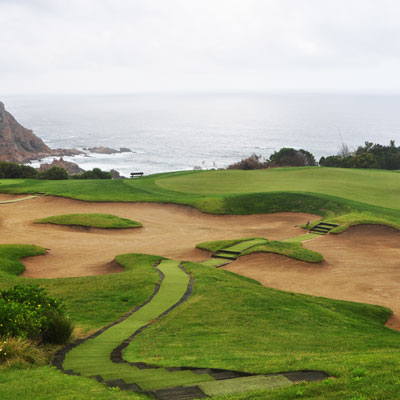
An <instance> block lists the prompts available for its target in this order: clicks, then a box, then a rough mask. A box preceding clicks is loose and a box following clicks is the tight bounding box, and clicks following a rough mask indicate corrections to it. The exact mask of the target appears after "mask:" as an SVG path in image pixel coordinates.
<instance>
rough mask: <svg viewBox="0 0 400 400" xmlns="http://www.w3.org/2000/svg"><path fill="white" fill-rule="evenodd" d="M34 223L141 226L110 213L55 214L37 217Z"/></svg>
mask: <svg viewBox="0 0 400 400" xmlns="http://www.w3.org/2000/svg"><path fill="white" fill-rule="evenodd" d="M35 223H36V224H54V225H72V226H87V227H92V228H103V229H128V228H139V227H141V226H142V224H141V223H140V222H137V221H132V220H131V219H127V218H119V217H116V216H115V215H110V214H96V213H91V214H65V215H55V216H53V217H47V218H42V219H37V220H36V221H35Z"/></svg>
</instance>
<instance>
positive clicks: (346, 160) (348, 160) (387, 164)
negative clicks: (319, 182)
mask: <svg viewBox="0 0 400 400" xmlns="http://www.w3.org/2000/svg"><path fill="white" fill-rule="evenodd" d="M345 147H347V146H345ZM319 164H320V165H322V166H324V167H338V168H378V169H390V170H395V169H400V146H396V144H395V142H394V140H391V141H390V143H389V145H388V146H384V145H381V144H377V143H375V144H374V143H372V142H365V144H364V146H359V147H358V149H357V150H356V151H355V152H353V153H351V152H348V153H347V154H346V153H340V154H338V155H336V156H328V157H321V159H320V160H319Z"/></svg>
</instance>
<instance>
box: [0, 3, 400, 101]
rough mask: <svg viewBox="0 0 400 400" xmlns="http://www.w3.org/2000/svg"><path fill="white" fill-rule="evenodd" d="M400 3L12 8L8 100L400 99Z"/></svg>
mask: <svg viewBox="0 0 400 400" xmlns="http://www.w3.org/2000/svg"><path fill="white" fill-rule="evenodd" d="M399 16H400V1H399V0H68V1H65V0H0V95H1V94H13V93H22V94H24V93H136V92H172V91H178V92H182V91H183V92H186V91H209V92H237V91H254V90H256V91H275V92H276V91H280V90H284V91H311V92H315V91H325V90H328V91H332V90H334V91H346V92H349V91H350V92H353V91H355V92H358V91H363V92H365V91H366V92H368V91H372V92H400V22H399Z"/></svg>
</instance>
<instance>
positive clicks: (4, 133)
mask: <svg viewBox="0 0 400 400" xmlns="http://www.w3.org/2000/svg"><path fill="white" fill-rule="evenodd" d="M77 154H82V152H80V151H79V150H76V149H50V148H49V147H48V146H46V144H45V143H44V142H43V140H42V139H40V138H38V137H37V136H36V135H35V134H34V133H33V132H32V131H31V130H29V129H26V128H24V127H23V126H22V125H21V124H19V123H18V122H17V121H16V119H15V118H14V117H13V116H12V115H11V114H10V113H9V112H8V111H6V109H5V108H4V104H3V103H2V102H0V161H11V162H17V163H26V162H28V161H30V160H37V159H40V158H43V157H47V156H59V157H60V156H74V155H77Z"/></svg>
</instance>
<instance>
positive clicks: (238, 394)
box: [0, 167, 400, 400]
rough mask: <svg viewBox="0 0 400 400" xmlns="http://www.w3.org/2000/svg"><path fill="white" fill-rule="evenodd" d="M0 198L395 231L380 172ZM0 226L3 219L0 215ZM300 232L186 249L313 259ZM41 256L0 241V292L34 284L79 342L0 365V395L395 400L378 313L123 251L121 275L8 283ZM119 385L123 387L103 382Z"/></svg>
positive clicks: (394, 180) (391, 200) (385, 174)
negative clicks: (310, 218)
mask: <svg viewBox="0 0 400 400" xmlns="http://www.w3.org/2000/svg"><path fill="white" fill-rule="evenodd" d="M0 192H1V193H7V194H34V193H38V192H44V193H46V195H49V196H62V197H68V198H73V199H77V200H84V201H88V202H99V201H101V202H104V201H109V202H143V201H145V202H160V203H174V204H182V205H189V206H193V207H195V208H197V209H199V210H201V211H203V212H208V213H214V214H258V213H260V214H261V213H272V212H273V213H275V212H304V213H309V214H317V215H320V216H321V219H322V220H323V221H328V222H332V223H335V224H338V225H339V226H338V227H336V228H334V229H333V230H332V231H331V233H330V234H335V233H336V234H339V233H340V232H342V231H344V230H346V229H347V228H348V227H349V226H352V225H357V224H383V225H388V226H392V227H394V228H396V229H400V201H399V199H400V173H398V172H391V171H378V170H354V169H339V168H319V167H308V168H277V169H270V170H262V171H235V170H226V171H225V170H224V171H196V172H193V171H190V172H176V173H166V174H157V175H153V176H148V177H143V178H139V179H127V180H104V181H101V182H100V181H96V180H87V181H83V180H66V181H43V180H12V179H11V180H1V181H0ZM32 201H34V200H32ZM0 207H1V205H0ZM7 207H12V204H10V203H7ZM49 214H50V215H51V213H49ZM69 218H70V217H68V218H67V219H69ZM138 219H139V218H138ZM3 220H4V221H6V220H7V215H6V212H5V213H2V209H1V208H0V222H2V221H3ZM69 222H70V221H69ZM114 222H115V221H114ZM315 223H316V222H315ZM315 223H311V224H309V226H307V228H312V226H313V225H315ZM193 229H196V228H195V227H193ZM304 232H306V231H304ZM74 234H75V233H74ZM77 234H78V233H77ZM138 234H140V233H138ZM310 237H311V238H313V239H315V240H318V235H316V234H308V235H303V236H299V237H295V238H287V239H288V240H287V241H272V240H268V239H264V238H258V237H257V238H245V239H243V238H242V239H232V238H231V237H229V236H227V237H226V238H225V240H220V241H212V242H211V241H210V242H205V243H201V244H199V245H198V248H199V249H203V250H208V251H210V252H213V253H214V252H221V253H222V255H224V254H225V256H229V255H231V254H240V255H246V254H250V253H252V252H254V251H256V252H273V253H277V254H281V255H283V256H289V257H293V258H296V259H299V260H302V261H304V262H309V263H319V262H321V261H322V260H323V254H322V255H321V254H319V253H316V252H313V251H311V250H308V249H306V248H304V247H302V245H301V242H302V241H303V240H306V239H310ZM110 238H111V237H110ZM110 240H111V239H110ZM73 251H74V249H73V248H71V252H73ZM154 253H155V254H156V251H154ZM43 254H45V249H44V248H41V247H37V246H33V245H24V244H15V245H10V244H8V245H0V278H1V279H0V288H1V289H3V288H9V287H12V286H13V285H15V284H17V283H18V284H21V283H25V284H31V283H35V284H39V285H40V286H42V287H44V288H46V289H47V291H48V293H49V294H50V295H51V296H53V297H56V298H60V299H62V300H63V302H64V305H65V310H66V313H67V314H68V315H69V317H70V318H71V320H72V321H73V323H74V324H75V327H76V331H75V339H80V340H78V341H77V342H76V343H74V342H71V345H69V346H67V347H66V348H60V347H57V346H55V347H53V348H51V349H47V351H48V354H49V355H50V356H49V357H50V358H52V357H53V356H54V354H56V356H55V358H54V361H53V362H54V364H55V365H56V366H57V368H56V367H54V366H49V365H35V364H33V365H29V366H27V365H26V364H18V363H15V364H13V365H11V366H5V367H1V363H0V398H4V399H10V400H16V399H21V398H32V399H43V400H47V399H49V400H50V399H52V398H54V393H57V399H66V400H70V399H71V400H72V399H74V400H75V399H78V400H80V399H82V400H83V399H93V400H94V399H114V398H115V399H150V398H152V397H151V396H156V397H157V398H159V399H161V398H163V397H162V396H164V395H166V394H165V393H164V392H158V391H162V390H164V389H171V388H176V387H180V388H181V389H179V390H186V389H182V388H193V387H194V386H195V387H197V388H200V390H201V392H202V393H203V394H205V395H207V396H210V397H213V398H215V399H218V400H239V399H242V400H244V399H249V400H256V399H257V400H261V399H276V400H278V399H282V400H283V399H319V400H322V399H337V400H339V399H340V400H342V399H345V400H367V399H388V400H389V399H397V398H400V332H398V331H395V330H392V329H389V328H388V327H385V326H384V324H385V322H386V321H387V320H388V318H389V317H390V315H391V310H389V309H388V308H385V307H382V306H378V305H371V304H363V303H355V302H349V301H340V300H334V299H327V298H323V297H315V296H310V295H304V294H298V293H293V292H285V291H280V290H275V289H271V288H268V287H263V286H262V285H260V284H259V282H257V281H254V280H252V279H249V278H245V277H243V276H239V275H236V274H234V273H231V272H229V271H226V270H222V269H218V268H215V266H219V265H220V264H218V263H219V261H218V259H217V258H215V259H214V258H213V259H210V260H207V261H205V262H202V263H194V262H185V261H184V260H180V261H175V260H168V259H166V258H164V257H160V256H157V255H147V254H124V255H119V256H117V257H116V259H115V261H116V262H117V263H118V264H120V265H121V266H122V267H123V268H124V271H123V272H121V273H115V274H109V275H98V276H86V277H77V278H57V279H33V278H24V277H21V276H19V274H21V273H22V272H23V270H24V268H25V267H24V265H23V264H22V263H21V261H20V259H21V258H23V257H27V256H40V255H43ZM214 260H216V261H214ZM318 268H319V267H318ZM321 268H322V267H321ZM316 284H318V282H316ZM188 290H189V291H190V292H188ZM105 327H106V329H105ZM144 328H145V329H144ZM85 338H86V340H84V339H85ZM121 344H123V346H122V347H119V346H121ZM116 349H117V350H118V349H119V350H118V351H117V350H116ZM57 354H58V356H57ZM118 357H120V358H118ZM49 361H50V360H49ZM60 369H61V370H62V371H64V372H68V373H69V374H70V375H68V374H65V373H62V371H60ZM305 370H306V371H321V372H322V371H323V373H325V374H326V376H329V378H328V379H319V380H315V381H307V379H298V380H297V381H296V380H295V381H292V380H290V379H289V378H288V376H290V374H289V375H285V374H288V373H289V372H290V371H292V372H293V371H305ZM196 371H197V372H196ZM218 373H220V374H222V373H227V374H228V375H229V373H237V374H239V375H237V376H234V377H233V376H231V378H226V379H222V380H218V379H216V378H215V376H213V374H218ZM240 374H243V375H240ZM272 374H276V375H272ZM216 376H217V375H216ZM89 377H91V378H93V377H95V379H88V378H89ZM120 379H122V380H123V383H124V384H126V385H128V386H129V385H131V386H129V387H124V385H121V384H120V383H119V384H118V382H114V384H113V381H116V380H117V381H118V380H120ZM107 382H108V383H109V386H110V387H107V385H105V383H107ZM121 389H127V390H121ZM191 390H192V389H191ZM193 390H194V389H193ZM196 390H197V389H196ZM193 393H197V392H193ZM52 396H53V397H52ZM165 398H167V397H165ZM176 398H179V397H176ZM188 398H196V397H195V394H192V397H188Z"/></svg>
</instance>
